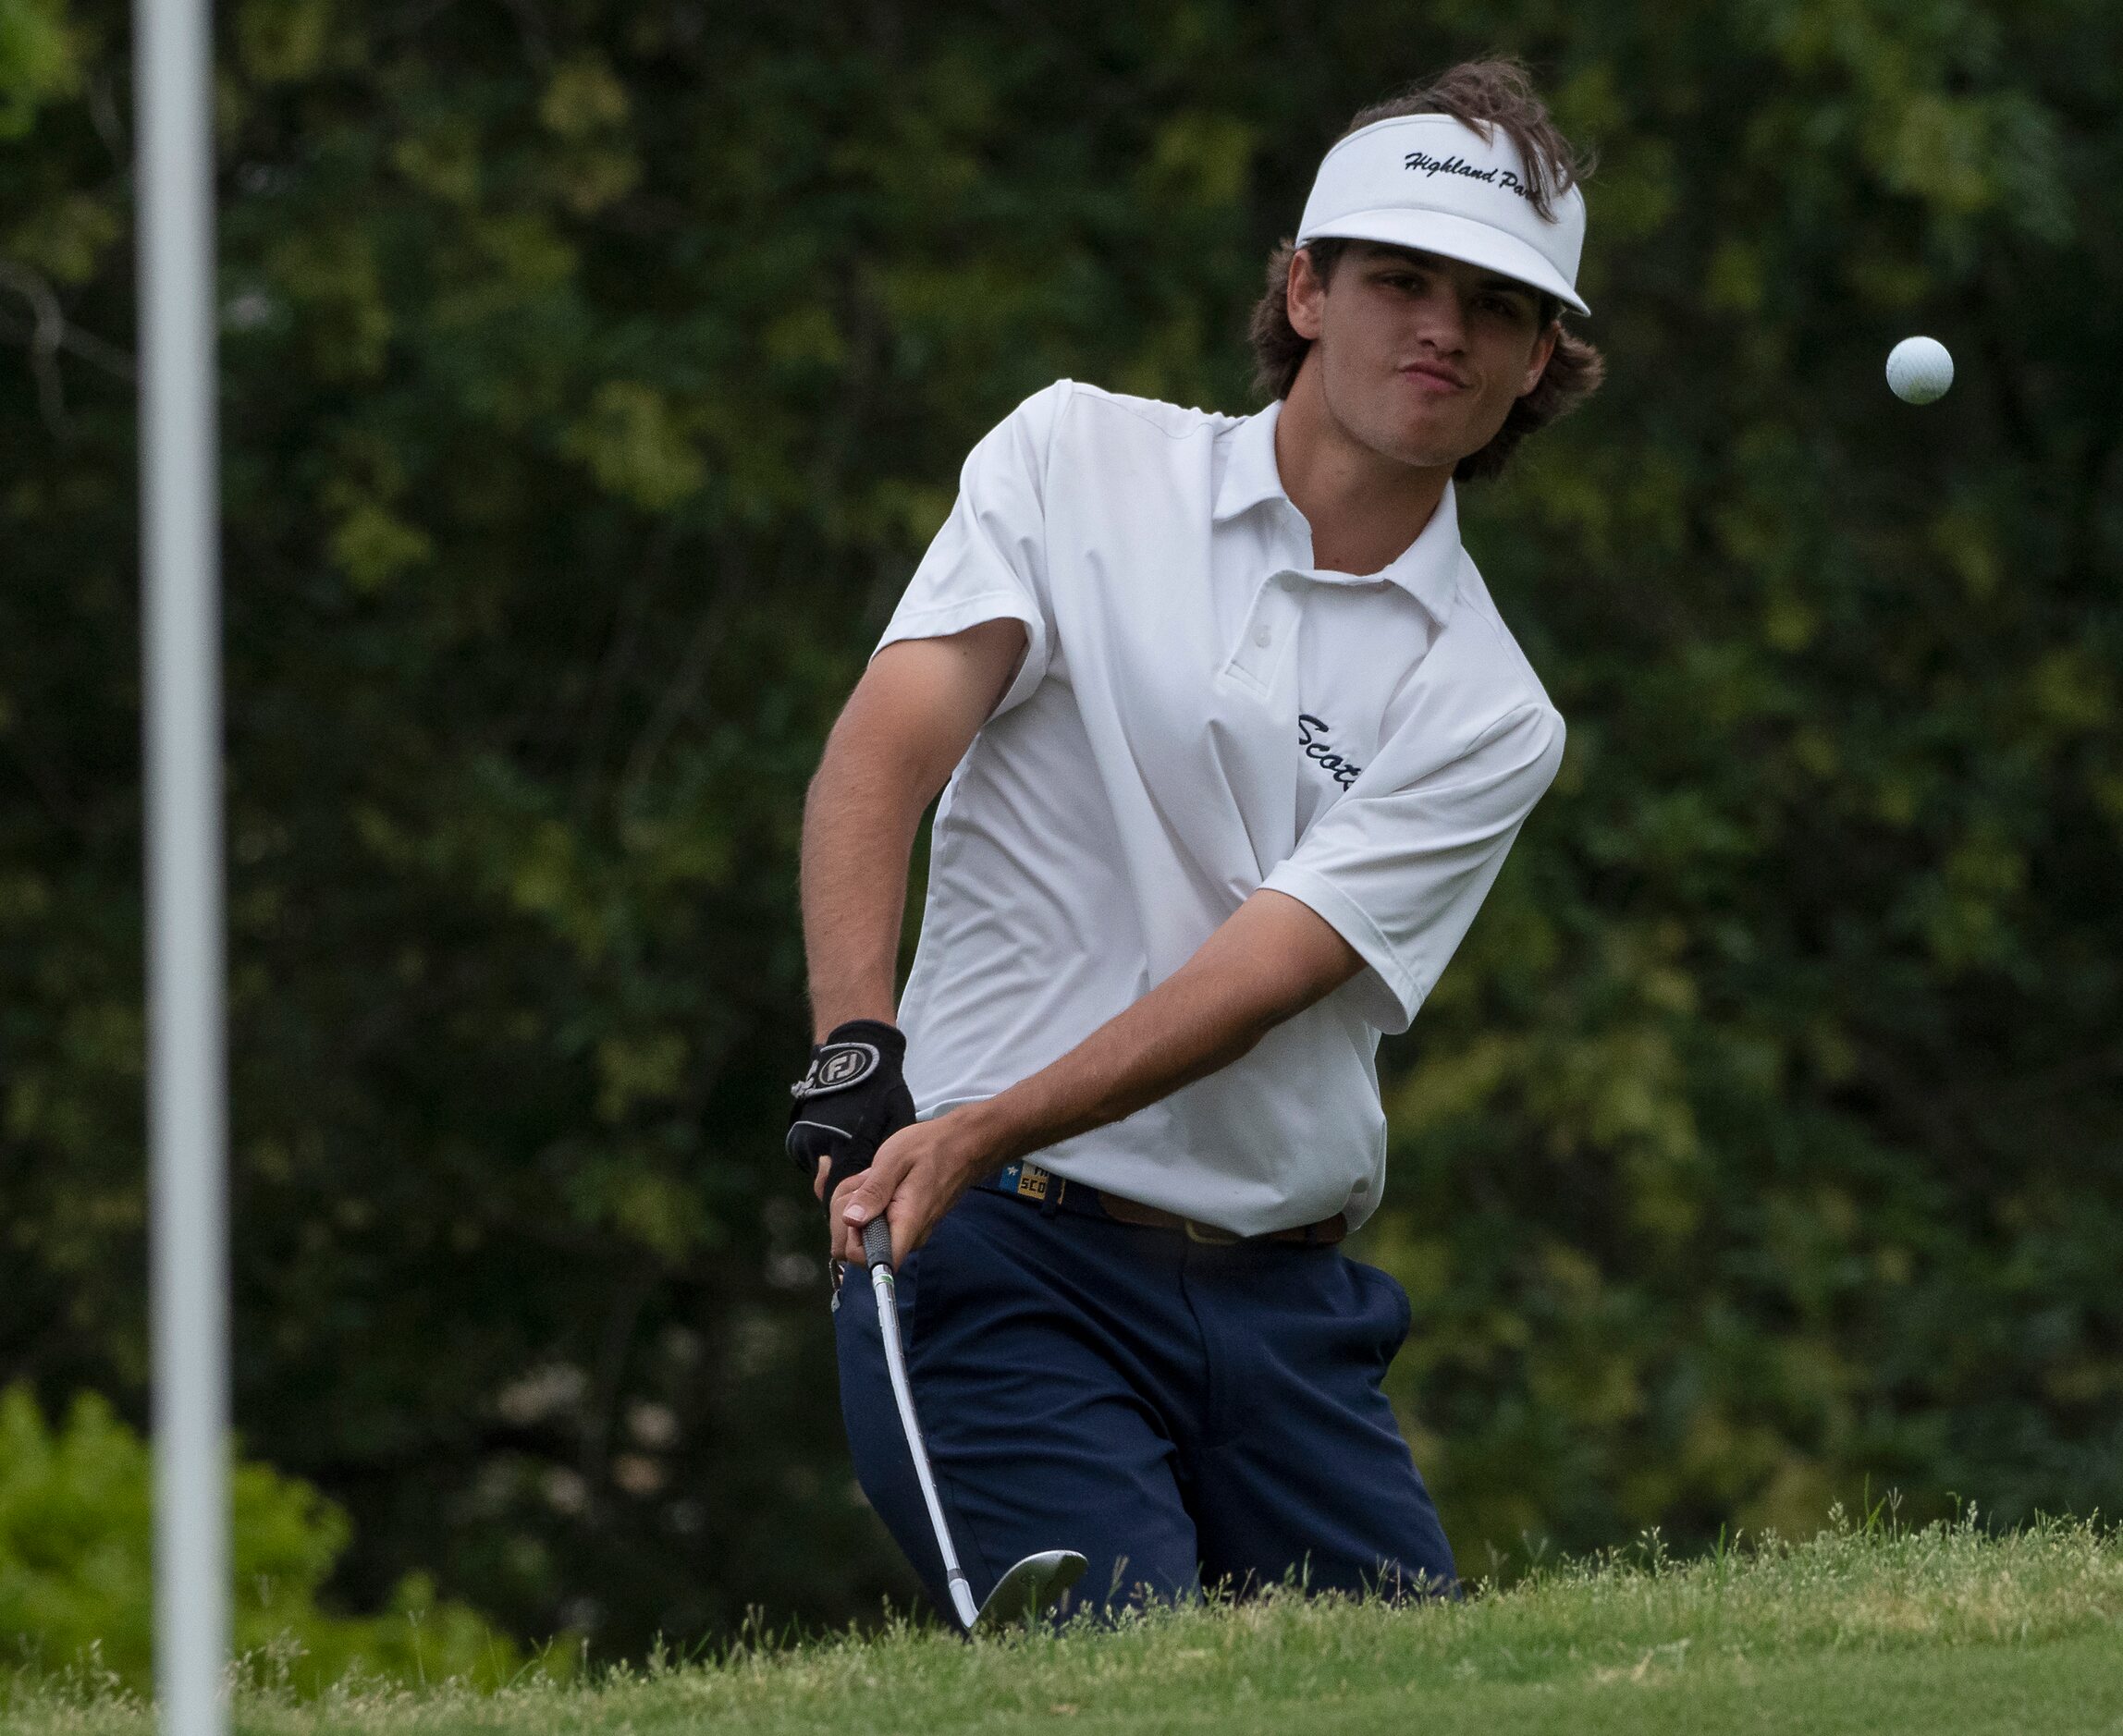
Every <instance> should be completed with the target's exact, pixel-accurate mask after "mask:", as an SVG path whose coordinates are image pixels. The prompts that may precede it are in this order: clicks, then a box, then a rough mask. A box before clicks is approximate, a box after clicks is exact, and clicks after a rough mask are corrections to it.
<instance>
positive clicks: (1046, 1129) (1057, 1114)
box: [977, 892, 1361, 1162]
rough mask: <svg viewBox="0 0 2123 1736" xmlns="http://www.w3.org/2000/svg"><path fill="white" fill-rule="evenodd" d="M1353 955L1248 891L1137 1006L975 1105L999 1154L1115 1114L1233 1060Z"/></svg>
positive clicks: (1338, 974)
mask: <svg viewBox="0 0 2123 1736" xmlns="http://www.w3.org/2000/svg"><path fill="white" fill-rule="evenodd" d="M1360 964H1361V960H1358V959H1357V957H1356V953H1355V952H1353V951H1352V950H1351V949H1350V948H1349V947H1348V945H1347V944H1346V943H1345V942H1344V941H1343V940H1342V938H1341V937H1340V936H1339V935H1336V934H1335V933H1334V932H1333V931H1332V929H1331V928H1330V927H1328V925H1327V924H1326V923H1324V922H1323V921H1321V920H1320V919H1319V917H1318V916H1316V915H1314V914H1313V913H1312V912H1311V911H1309V910H1307V909H1306V908H1305V907H1304V906H1303V905H1301V904H1298V903H1296V902H1295V900H1293V899H1284V898H1282V896H1281V895H1279V894H1276V893H1272V892H1270V893H1259V894H1256V895H1255V898H1254V899H1251V900H1248V902H1247V904H1246V906H1245V907H1243V908H1242V909H1241V910H1240V911H1238V912H1236V913H1235V914H1234V915H1233V917H1232V918H1231V919H1230V920H1229V921H1228V922H1227V923H1224V925H1223V926H1222V927H1221V928H1220V929H1219V930H1218V931H1217V932H1216V934H1214V935H1211V936H1210V937H1209V940H1208V941H1207V942H1205V943H1204V944H1203V946H1202V947H1201V949H1200V950H1199V951H1198V952H1196V954H1195V955H1194V957H1193V958H1191V959H1190V960H1187V962H1186V963H1185V964H1184V966H1182V967H1181V968H1180V969H1179V970H1178V971H1177V972H1174V973H1173V974H1172V976H1170V977H1168V978H1167V979H1166V980H1165V981H1164V982H1162V983H1160V984H1159V985H1158V986H1157V987H1156V988H1154V989H1152V990H1151V991H1150V992H1149V993H1148V994H1147V995H1145V996H1143V997H1142V999H1140V1000H1138V1001H1137V1002H1135V1005H1134V1006H1132V1007H1130V1008H1128V1009H1126V1010H1125V1011H1124V1012H1122V1013H1120V1014H1119V1015H1117V1016H1116V1017H1114V1018H1112V1019H1111V1020H1109V1021H1107V1022H1106V1023H1105V1024H1103V1025H1101V1026H1099V1027H1098V1030H1096V1031H1094V1032H1093V1033H1091V1034H1090V1035H1089V1036H1088V1037H1086V1039H1085V1040H1084V1041H1083V1042H1082V1043H1080V1044H1078V1045H1076V1046H1075V1047H1074V1049H1072V1050H1070V1051H1069V1053H1068V1054H1066V1055H1064V1056H1062V1058H1061V1059H1059V1060H1057V1061H1055V1062H1054V1063H1053V1064H1052V1065H1050V1066H1049V1067H1046V1068H1043V1069H1042V1070H1040V1071H1038V1072H1037V1073H1035V1074H1033V1075H1032V1076H1031V1077H1030V1078H1028V1079H1026V1080H1025V1081H1024V1082H1021V1083H1019V1084H1017V1085H1013V1086H1012V1087H1011V1089H1010V1090H1008V1091H1006V1092H1003V1093H1002V1094H1000V1095H999V1096H996V1097H994V1098H991V1099H989V1100H988V1102H987V1103H986V1104H983V1105H980V1106H977V1108H978V1111H979V1114H980V1117H981V1119H983V1120H984V1121H985V1122H986V1123H987V1125H988V1137H989V1139H991V1140H992V1141H993V1143H994V1144H995V1146H996V1148H997V1149H998V1151H999V1152H1000V1159H999V1161H1001V1162H1008V1161H1009V1160H1010V1159H1011V1158H1013V1157H1023V1156H1027V1155H1031V1154H1032V1153H1034V1152H1037V1151H1038V1150H1041V1149H1042V1148H1043V1147H1045V1146H1048V1145H1052V1144H1055V1143H1059V1142H1060V1141H1062V1140H1064V1139H1069V1138H1072V1137H1074V1135H1075V1134H1078V1133H1087V1132H1089V1131H1091V1130H1092V1129H1094V1128H1099V1127H1104V1126H1106V1125H1108V1124H1109V1123H1110V1122H1113V1121H1118V1120H1121V1119H1123V1118H1124V1117H1126V1116H1130V1115H1133V1114H1134V1113H1135V1111H1136V1110H1137V1109H1140V1108H1144V1107H1146V1106H1148V1105H1150V1104H1153V1103H1155V1102H1157V1101H1158V1100H1159V1099H1160V1098H1161V1097H1166V1096H1169V1095H1171V1094H1172V1093H1173V1092H1175V1091H1177V1090H1179V1089H1180V1088H1181V1087H1182V1086H1184V1085H1189V1084H1192V1083H1193V1082H1195V1081H1196V1080H1197V1079H1204V1078H1207V1077H1208V1076H1209V1074H1211V1073H1213V1072H1216V1071H1218V1070H1221V1069H1222V1068H1225V1067H1228V1066H1230V1065H1231V1064H1232V1063H1233V1061H1235V1060H1237V1059H1239V1058H1240V1057H1242V1056H1244V1055H1246V1053H1247V1052H1248V1051H1249V1050H1250V1049H1252V1048H1253V1046H1254V1045H1256V1044H1257V1043H1258V1042H1259V1041H1260V1039H1261V1038H1262V1037H1264V1036H1265V1035H1267V1034H1268V1033H1269V1032H1270V1030H1271V1029H1273V1028H1274V1027H1275V1026H1276V1025H1278V1024H1280V1023H1282V1021H1284V1020H1285V1019H1288V1018H1290V1017H1291V1016H1292V1015H1293V1014H1295V1013H1297V1012H1300V1011H1302V1010H1303V1009H1305V1008H1306V1007H1308V1006H1310V1005H1311V1004H1312V1003H1313V1002H1314V1001H1316V1000H1318V999H1319V997H1320V996H1322V995H1325V994H1327V993H1329V992H1330V991H1331V990H1332V989H1334V988H1336V987H1338V986H1340V984H1342V983H1344V982H1345V981H1347V980H1348V978H1349V977H1350V976H1352V975H1354V974H1355V973H1356V970H1357V969H1358V968H1359V967H1360Z"/></svg>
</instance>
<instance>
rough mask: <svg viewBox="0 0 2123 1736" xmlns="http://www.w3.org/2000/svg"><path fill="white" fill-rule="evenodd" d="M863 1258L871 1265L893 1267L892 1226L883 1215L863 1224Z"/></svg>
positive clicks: (888, 1268) (888, 1269) (887, 1268)
mask: <svg viewBox="0 0 2123 1736" xmlns="http://www.w3.org/2000/svg"><path fill="white" fill-rule="evenodd" d="M863 1258H864V1259H865V1261H867V1262H868V1263H869V1264H870V1265H881V1266H883V1267H884V1268H885V1269H886V1270H887V1271H890V1269H891V1265H892V1227H891V1226H890V1224H888V1223H886V1222H885V1220H884V1219H883V1218H881V1217H873V1218H871V1219H870V1221H869V1222H868V1223H866V1224H865V1225H864V1226H863Z"/></svg>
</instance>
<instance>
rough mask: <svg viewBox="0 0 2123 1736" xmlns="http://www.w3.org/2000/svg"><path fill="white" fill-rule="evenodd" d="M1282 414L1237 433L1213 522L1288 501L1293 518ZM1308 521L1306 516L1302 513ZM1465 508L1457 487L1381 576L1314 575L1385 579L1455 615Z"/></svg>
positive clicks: (1258, 418)
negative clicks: (1279, 456)
mask: <svg viewBox="0 0 2123 1736" xmlns="http://www.w3.org/2000/svg"><path fill="white" fill-rule="evenodd" d="M1281 416H1282V399H1280V398H1278V399H1277V400H1276V401H1275V402H1274V403H1272V404H1270V405H1269V407H1268V408H1267V409H1266V410H1261V411H1259V412H1258V414H1256V415H1252V416H1248V417H1247V418H1246V420H1245V421H1244V422H1240V423H1239V425H1238V427H1237V428H1236V429H1235V430H1234V431H1233V434H1232V436H1231V449H1230V452H1229V454H1228V455H1227V456H1226V458H1225V460H1224V467H1223V479H1222V481H1221V482H1220V483H1218V484H1217V491H1216V504H1215V505H1214V507H1212V508H1211V509H1210V517H1211V518H1213V519H1215V520H1218V521H1219V522H1221V521H1222V520H1225V519H1233V518H1236V517H1237V516H1238V515H1239V514H1240V513H1242V512H1245V511H1246V510H1247V509H1248V508H1250V507H1258V506H1259V505H1260V504H1261V503H1262V502H1263V501H1268V500H1281V501H1283V502H1285V503H1286V504H1287V505H1288V506H1289V507H1290V509H1291V511H1292V512H1293V513H1297V505H1296V503H1295V501H1293V500H1291V498H1290V496H1289V495H1288V494H1287V493H1285V492H1284V490H1283V487H1282V472H1281V471H1278V470H1277V469H1276V466H1275V424H1276V422H1277V421H1278V419H1280V418H1281ZM1297 516H1298V518H1299V519H1300V520H1302V519H1303V517H1304V515H1303V514H1302V513H1297ZM1460 555H1461V549H1460V536H1459V507H1458V503H1457V501H1456V500H1455V499H1454V490H1453V485H1452V483H1449V482H1448V483H1446V484H1445V492H1444V495H1442V498H1441V499H1440V500H1439V501H1438V505H1437V510H1436V511H1434V512H1432V513H1431V514H1430V522H1429V523H1428V524H1426V525H1424V526H1423V528H1422V532H1421V534H1420V535H1418V536H1417V538H1416V540H1415V541H1414V542H1413V543H1410V544H1408V545H1407V547H1405V549H1403V550H1402V551H1401V552H1400V553H1399V554H1398V555H1396V556H1394V557H1393V559H1392V560H1391V561H1389V562H1388V563H1387V564H1386V566H1385V567H1384V568H1381V570H1379V571H1378V572H1375V573H1358V574H1349V573H1329V572H1326V571H1324V570H1320V569H1315V572H1314V576H1315V577H1318V578H1319V579H1321V580H1324V581H1329V582H1339V583H1344V584H1346V583H1349V582H1351V581H1352V580H1358V579H1360V580H1372V579H1384V580H1389V581H1392V582H1393V583H1394V584H1397V585H1399V586H1400V587H1401V589H1402V590H1404V591H1405V592H1406V593H1408V594H1409V595H1410V596H1412V597H1413V598H1415V600H1416V601H1417V603H1420V604H1421V605H1423V607H1424V608H1425V609H1427V610H1429V611H1430V616H1431V617H1432V618H1433V619H1435V620H1438V621H1442V620H1443V619H1444V618H1445V617H1446V616H1448V615H1449V614H1451V613H1452V602H1453V593H1454V591H1455V590H1456V589H1457V588H1458V585H1459V564H1460Z"/></svg>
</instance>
